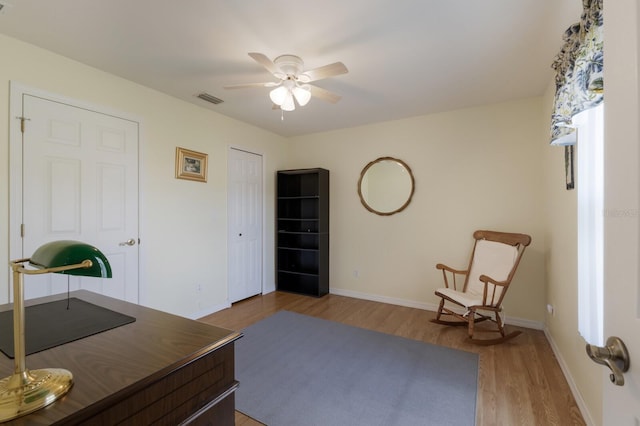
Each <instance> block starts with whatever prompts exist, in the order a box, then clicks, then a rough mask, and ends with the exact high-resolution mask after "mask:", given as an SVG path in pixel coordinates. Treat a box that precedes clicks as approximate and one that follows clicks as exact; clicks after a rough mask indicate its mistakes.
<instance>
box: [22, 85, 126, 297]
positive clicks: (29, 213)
mask: <svg viewBox="0 0 640 426" xmlns="http://www.w3.org/2000/svg"><path fill="white" fill-rule="evenodd" d="M22 106H23V111H22V116H23V117H24V119H25V120H24V126H23V128H24V131H23V134H22V138H23V164H22V167H23V191H22V194H23V209H22V212H23V224H24V236H23V239H22V244H23V247H22V251H23V255H24V257H29V256H30V255H31V253H33V252H34V251H35V250H36V249H37V248H38V247H39V246H40V245H42V244H43V243H45V242H48V241H54V240H78V241H82V242H86V243H89V244H92V245H94V246H96V247H97V248H98V249H100V250H101V251H102V252H103V253H104V254H105V255H106V256H107V258H108V259H109V262H110V264H111V267H112V269H113V278H112V279H98V278H84V277H76V276H67V275H58V274H49V275H45V276H29V277H28V281H27V280H26V281H25V297H26V298H33V297H39V296H45V295H49V294H56V293H61V292H65V291H67V288H68V286H69V287H70V289H71V290H75V289H80V288H82V289H87V290H91V291H94V292H97V293H101V294H104V295H107V296H111V297H115V298H118V299H122V300H127V301H130V302H134V303H137V302H138V255H139V253H138V242H139V240H138V123H137V122H134V121H130V120H126V119H122V118H118V117H114V116H112V115H109V114H104V113H100V112H95V111H91V110H88V109H85V108H80V107H76V106H71V105H69V104H67V103H62V102H58V101H54V100H50V99H44V98H42V97H38V96H33V95H30V94H26V93H25V94H23V96H22Z"/></svg>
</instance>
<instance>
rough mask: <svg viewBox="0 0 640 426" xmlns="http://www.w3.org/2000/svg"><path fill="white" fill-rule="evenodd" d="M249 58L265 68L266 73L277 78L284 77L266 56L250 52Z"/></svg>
mask: <svg viewBox="0 0 640 426" xmlns="http://www.w3.org/2000/svg"><path fill="white" fill-rule="evenodd" d="M249 56H251V57H252V58H253V60H254V61H256V62H257V63H259V64H260V65H262V66H263V67H265V68H266V70H267V71H269V72H270V73H271V74H273V75H274V76H276V77H277V78H283V77H285V75H284V74H283V73H282V71H280V69H279V68H278V67H277V66H276V64H274V63H273V61H272V60H271V59H269V58H267V56H266V55H263V54H262V53H257V52H250V53H249Z"/></svg>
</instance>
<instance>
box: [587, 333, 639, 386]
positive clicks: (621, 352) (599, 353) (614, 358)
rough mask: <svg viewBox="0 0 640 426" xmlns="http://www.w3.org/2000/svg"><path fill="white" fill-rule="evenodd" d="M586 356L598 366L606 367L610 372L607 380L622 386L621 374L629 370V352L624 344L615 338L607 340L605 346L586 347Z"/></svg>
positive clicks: (622, 377) (622, 378)
mask: <svg viewBox="0 0 640 426" xmlns="http://www.w3.org/2000/svg"><path fill="white" fill-rule="evenodd" d="M586 349H587V355H589V358H591V359H592V360H593V361H595V362H597V363H598V364H602V365H606V366H607V367H609V369H610V370H611V374H610V375H609V379H611V383H614V384H616V385H618V386H623V385H624V376H623V375H622V373H624V372H626V371H628V370H629V364H630V362H629V352H628V351H627V347H626V346H625V344H624V342H623V341H622V340H621V339H620V338H619V337H615V336H611V337H609V338H608V339H607V344H606V346H603V347H600V346H596V345H589V344H588V345H587V348H586Z"/></svg>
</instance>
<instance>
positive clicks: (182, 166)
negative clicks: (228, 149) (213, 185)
mask: <svg viewBox="0 0 640 426" xmlns="http://www.w3.org/2000/svg"><path fill="white" fill-rule="evenodd" d="M207 157H208V155H207V154H204V153H202V152H196V151H191V150H189V149H185V148H180V147H177V148H176V178H177V179H187V180H195V181H198V182H206V181H207Z"/></svg>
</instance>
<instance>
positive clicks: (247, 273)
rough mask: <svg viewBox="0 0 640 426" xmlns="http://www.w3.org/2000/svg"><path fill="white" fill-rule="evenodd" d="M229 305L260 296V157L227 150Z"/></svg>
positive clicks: (236, 150)
mask: <svg viewBox="0 0 640 426" xmlns="http://www.w3.org/2000/svg"><path fill="white" fill-rule="evenodd" d="M228 221H229V225H228V229H229V236H228V246H229V250H228V256H229V260H228V271H229V278H228V283H229V302H230V303H233V302H237V301H238V300H242V299H246V298H248V297H251V296H255V295H256V294H260V293H261V292H262V156H261V155H258V154H253V153H250V152H245V151H241V150H238V149H233V148H231V149H229V159H228Z"/></svg>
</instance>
